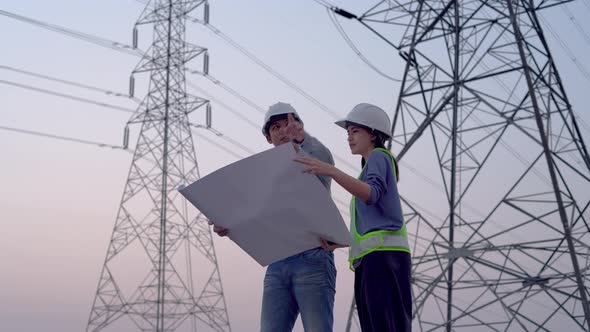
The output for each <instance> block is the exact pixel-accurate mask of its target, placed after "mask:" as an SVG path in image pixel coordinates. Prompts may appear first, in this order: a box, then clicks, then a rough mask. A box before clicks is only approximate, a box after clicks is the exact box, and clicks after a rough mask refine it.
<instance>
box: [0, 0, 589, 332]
mask: <svg viewBox="0 0 590 332" xmlns="http://www.w3.org/2000/svg"><path fill="white" fill-rule="evenodd" d="M333 3H334V4H336V5H338V6H339V7H342V8H346V9H348V10H350V11H351V12H357V13H358V12H361V11H362V9H366V8H367V7H368V4H365V3H360V2H355V1H350V0H348V1H345V0H342V1H333ZM568 8H569V9H570V10H571V12H572V13H573V15H574V18H575V21H572V20H571V19H570V18H569V17H568V15H567V13H566V12H564V11H562V10H559V9H558V8H555V9H551V10H549V11H548V12H547V13H546V14H545V16H544V17H545V18H546V19H547V20H548V21H549V22H551V29H552V30H553V31H554V33H555V36H559V39H556V38H555V36H554V35H553V34H551V33H550V34H548V42H549V44H550V46H551V50H552V52H553V56H554V58H555V59H556V63H557V67H558V69H559V70H560V74H561V76H562V80H563V82H564V86H565V88H566V91H567V93H568V96H569V98H570V102H571V103H572V106H573V109H574V111H575V112H576V114H577V115H578V116H579V117H580V118H581V119H582V122H581V129H582V133H583V134H584V135H585V136H584V138H585V139H586V141H588V139H590V127H588V125H587V123H590V113H589V112H588V109H587V105H588V98H587V91H590V81H589V80H588V79H586V78H585V77H584V75H583V74H582V73H581V72H580V70H579V69H578V68H577V67H576V66H575V62H574V61H577V62H578V63H581V64H583V65H584V66H586V67H589V68H590V57H589V56H588V55H589V54H590V40H589V39H588V36H587V35H586V36H584V35H583V34H581V33H580V31H578V30H577V29H576V27H575V24H580V25H581V28H582V29H583V30H584V31H589V32H590V23H589V22H588V21H587V20H585V19H584V18H585V17H588V15H590V6H589V5H588V1H587V0H578V1H577V2H574V3H572V4H570V5H568ZM142 9H143V5H142V4H141V3H139V2H137V1H131V0H117V1H116V0H103V1H84V2H82V1H73V0H69V1H68V0H56V1H51V2H47V1H39V0H36V1H33V0H23V1H18V2H17V1H9V0H2V1H0V10H4V11H7V12H11V13H16V14H20V15H23V16H26V17H29V18H34V19H37V20H41V21H45V22H50V23H53V24H58V25H60V26H63V27H68V28H71V29H75V30H77V31H82V32H85V33H88V34H91V35H95V36H100V37H103V38H106V39H109V40H114V41H119V42H121V43H127V44H131V36H132V27H133V24H134V22H135V20H136V19H137V18H138V16H139V14H140V13H141V11H142ZM211 23H212V24H213V25H214V26H215V27H217V28H218V29H220V30H221V31H222V32H223V33H225V34H226V35H228V36H230V37H231V38H232V39H233V40H235V41H237V42H238V43H239V44H240V45H242V46H243V47H245V48H246V49H248V50H249V51H250V52H251V53H253V54H255V55H256V56H257V57H258V58H260V59H262V60H263V61H264V62H265V63H266V64H267V65H269V66H270V67H272V68H274V69H275V70H277V71H278V72H280V73H281V74H283V75H284V76H285V77H287V78H288V79H289V80H290V81H292V82H294V83H295V84H297V85H298V86H300V87H302V88H303V90H305V91H306V92H307V93H308V94H309V95H311V96H313V97H314V98H316V99H317V100H319V101H320V102H321V103H322V104H324V105H326V107H327V108H328V109H329V110H330V111H331V112H333V113H334V114H336V116H341V117H344V115H345V114H346V113H347V112H348V110H350V109H351V108H352V107H353V106H354V105H355V104H357V103H360V102H370V103H374V104H376V105H381V106H382V107H383V108H384V109H385V110H386V111H387V112H388V114H389V115H390V116H392V115H393V109H394V107H395V101H396V97H397V92H398V89H399V83H397V82H393V81H391V80H388V79H386V78H384V77H383V76H380V75H379V74H377V73H376V72H375V71H373V70H372V69H371V68H369V67H368V66H366V65H365V64H364V63H363V62H362V61H361V60H360V59H359V57H358V56H357V55H356V54H354V52H353V51H352V50H351V49H350V48H349V47H348V46H347V44H346V43H345V42H344V40H343V39H342V38H341V36H340V35H339V34H338V32H337V30H336V29H335V27H334V26H333V25H332V23H331V21H330V19H329V18H328V16H327V14H326V11H325V9H324V7H322V6H320V5H319V4H318V3H316V2H314V1H311V0H309V1H295V0H286V1H270V0H266V1H262V0H256V1H247V2H246V1H227V0H225V1H224V0H221V1H212V2H211ZM341 23H342V25H343V27H344V28H345V30H346V31H347V32H348V33H350V36H351V38H352V39H353V40H354V41H355V42H356V43H357V46H359V48H360V49H362V50H363V53H364V54H365V55H366V56H367V57H368V58H369V59H370V60H371V61H372V63H374V64H375V65H376V66H377V67H378V68H380V69H381V70H382V71H383V72H385V73H388V74H389V75H392V76H397V77H399V76H400V74H401V72H402V71H403V60H402V59H401V58H400V57H399V56H398V55H397V53H396V52H393V51H392V50H391V49H389V48H388V47H387V46H385V45H384V44H383V43H382V42H381V41H379V40H378V39H377V38H375V36H374V35H372V34H371V33H369V32H368V31H366V29H363V28H362V27H360V26H359V25H358V24H354V22H350V21H345V20H341ZM0 31H2V33H1V34H0V38H1V39H0V40H2V44H3V47H2V52H1V55H0V66H3V67H2V68H1V69H0V73H1V74H0V75H1V76H0V80H2V81H3V82H4V81H11V82H18V83H21V84H27V85H31V86H35V87H37V88H42V89H50V90H54V91H59V92H61V93H68V94H72V95H75V96H78V97H80V98H88V99H92V100H97V101H101V102H104V103H109V104H112V105H118V106H120V107H124V108H129V109H134V107H135V105H134V103H133V102H131V101H129V100H128V99H126V98H117V97H112V96H107V95H105V94H103V93H98V92H89V91H87V90H83V89H78V88H73V87H70V86H66V85H60V84H57V83H55V82H50V81H46V80H42V79H39V78H34V77H31V76H27V75H23V74H19V73H16V72H14V71H11V70H8V69H6V66H9V67H12V68H18V69H22V70H27V71H31V72H36V73H41V74H45V75H50V76H54V77H59V78H62V79H67V80H71V81H75V82H80V83H85V84H88V85H92V86H97V87H102V88H104V89H106V90H111V91H114V92H120V93H126V92H127V91H128V82H129V75H130V73H131V71H132V70H133V68H134V67H135V65H136V63H137V61H138V58H137V57H134V56H131V55H127V54H123V53H120V52H116V51H113V50H110V49H105V48H102V47H99V46H96V45H92V44H90V43H88V42H85V41H82V40H78V39H75V38H71V37H67V36H64V35H62V34H58V33H55V32H52V31H47V30H44V29H41V28H39V27H36V26H33V25H29V24H26V23H22V22H19V21H16V20H14V19H10V18H8V17H6V16H0ZM187 37H188V39H189V41H190V42H192V43H194V44H198V45H201V46H204V47H207V48H208V50H209V55H210V73H211V75H212V76H214V77H215V78H217V79H219V80H220V81H222V82H224V83H225V84H226V85H228V86H230V87H231V88H232V89H234V90H236V91H238V92H239V93H240V94H241V95H243V96H246V97H247V98H248V99H249V100H251V101H252V102H253V103H255V104H256V105H258V106H259V107H261V108H263V109H264V108H266V107H268V105H270V104H273V103H275V102H277V101H285V102H290V103H292V104H293V105H294V106H295V107H296V109H297V110H298V111H299V112H300V114H301V116H302V118H303V119H304V122H305V128H306V130H307V131H309V132H310V133H311V134H312V135H314V136H316V137H318V138H319V139H320V140H322V141H323V142H324V143H325V144H326V145H327V146H328V147H329V148H330V149H331V150H332V151H333V153H334V154H335V155H337V156H338V157H339V158H340V159H339V160H338V161H337V165H339V166H340V167H342V168H343V169H344V170H345V171H346V172H348V173H349V174H351V175H356V173H357V172H358V171H359V168H358V167H355V168H354V169H352V168H351V167H348V166H347V165H345V163H343V161H345V162H346V163H348V164H352V165H358V164H359V160H358V158H356V157H354V156H351V155H350V154H349V152H348V149H347V146H346V144H345V139H346V136H345V132H344V131H343V130H341V129H340V128H339V127H337V126H335V125H332V123H333V121H334V120H335V119H334V118H335V116H334V115H331V114H328V113H327V112H324V111H321V110H320V109H319V107H317V105H314V104H313V103H311V102H310V101H309V100H308V99H306V98H304V97H303V96H301V95H300V94H298V93H297V92H296V91H294V89H292V88H290V87H288V86H286V85H285V84H284V83H282V82H281V81H279V80H277V79H276V78H275V77H273V76H272V75H270V74H268V73H267V72H265V71H264V70H262V69H261V68H260V67H259V66H257V65H256V64H254V63H253V62H252V61H250V60H249V59H248V58H246V57H245V56H243V55H242V54H241V53H240V52H238V51H236V50H235V49H234V48H232V47H231V46H229V45H228V44H227V43H226V42H224V41H223V40H222V39H221V38H219V36H218V35H216V34H214V33H212V32H211V31H210V30H208V29H207V28H204V27H203V26H201V25H199V24H196V23H190V24H189V25H188V33H187ZM139 38H140V46H145V45H147V44H148V43H149V42H150V41H151V33H150V31H149V30H148V29H147V28H146V27H142V28H140V30H139ZM561 43H565V45H567V47H568V48H569V50H570V51H569V52H571V53H570V54H568V51H566V50H564V47H563V44H561ZM572 55H573V59H572ZM194 66H195V67H196V68H197V69H198V68H199V66H200V64H199V63H198V62H196V63H195V65H194ZM189 80H191V82H193V84H194V85H195V86H197V87H198V88H199V89H200V90H198V91H201V90H203V91H205V92H206V93H207V94H209V95H210V96H212V97H213V98H211V99H212V100H213V99H214V100H218V101H222V102H223V104H224V105H228V106H229V107H230V108H232V109H235V110H238V112H239V113H241V114H243V115H244V116H245V117H247V118H248V119H250V120H251V121H252V122H253V123H254V124H259V125H261V122H262V119H263V115H262V114H261V113H260V112H259V111H257V110H255V109H254V108H253V107H250V106H248V105H246V104H245V103H244V102H242V101H240V100H238V99H237V98H235V97H234V96H232V95H231V94H228V92H227V91H225V90H223V89H221V88H220V87H219V86H217V85H215V84H213V83H212V82H211V81H209V80H207V79H204V78H202V77H199V76H197V75H189ZM146 82H147V80H146V77H145V76H144V77H140V78H138V80H137V83H136V85H137V89H136V96H139V95H141V94H142V93H144V92H145V90H146ZM0 83H1V82H0ZM198 91H197V90H193V91H192V92H193V93H195V94H197V93H199V92H198ZM0 97H1V100H2V107H0V114H1V117H0V126H2V127H3V128H6V127H10V128H19V129H26V130H32V131H39V132H45V133H50V134H54V135H61V136H67V137H74V138H78V139H84V140H89V141H95V142H101V143H105V144H110V145H115V146H118V145H121V144H122V140H123V129H124V127H125V123H126V121H127V120H128V118H129V116H130V114H128V113H125V112H118V111H115V110H112V109H110V108H105V107H101V106H95V105H89V104H87V103H80V102H78V101H74V100H68V99H64V98H60V97H57V96H53V95H47V94H43V93H39V92H35V91H31V90H27V89H22V88H19V87H15V86H11V85H7V84H5V83H1V84H0ZM207 98H210V97H207ZM192 120H193V121H194V122H195V123H201V124H202V123H204V117H203V116H202V115H199V114H195V115H192ZM213 127H214V128H215V129H216V130H218V131H219V132H221V133H223V134H224V135H226V136H227V137H230V138H231V139H234V140H237V141H239V142H241V143H242V144H243V145H245V146H247V147H248V149H249V151H254V152H260V151H263V150H264V149H267V148H269V147H270V146H269V145H268V144H267V142H266V140H265V139H264V138H263V137H262V135H261V134H260V131H259V128H255V127H254V126H251V125H248V124H247V123H246V122H244V121H243V120H241V119H239V118H238V117H236V116H235V115H234V114H233V113H231V112H230V111H229V110H228V109H227V108H225V107H224V106H223V105H222V104H221V103H219V102H214V103H213ZM138 130H139V128H138V127H133V126H132V127H131V137H132V139H131V142H132V144H133V143H134V140H133V139H134V138H136V137H137V136H136V135H137V131H138ZM201 134H202V135H203V136H204V137H206V138H208V139H209V140H213V141H214V142H216V143H217V144H220V145H222V146H223V147H225V148H226V149H230V150H232V151H233V152H234V153H237V154H238V155H240V156H241V157H245V156H247V155H248V154H249V153H248V151H243V150H240V149H239V148H236V147H234V146H232V145H231V144H230V143H228V141H226V140H223V139H222V138H220V137H217V136H215V135H214V134H212V133H211V132H208V131H202V133H201ZM195 144H196V150H197V157H198V160H199V167H200V171H201V175H206V174H209V173H211V172H213V171H215V170H216V169H219V168H220V167H223V166H225V165H227V164H229V163H232V162H234V161H236V160H237V157H236V156H234V155H233V154H232V153H228V152H227V151H225V150H223V149H220V148H219V147H218V146H216V145H213V144H210V143H209V142H208V141H207V140H203V139H201V140H199V139H198V138H197V139H196V141H195ZM0 152H1V154H0V155H1V165H2V166H1V172H0V183H1V185H0V229H1V230H2V231H1V234H2V241H0V261H1V262H2V268H1V271H2V273H0V330H3V331H40V330H46V331H63V332H69V331H80V330H83V329H84V328H85V326H86V323H87V320H88V314H89V312H90V309H91V306H92V300H93V297H94V294H95V291H96V285H97V282H98V277H99V274H100V270H101V267H102V263H103V260H104V256H105V253H106V249H107V245H108V242H109V239H110V235H111V232H112V228H113V224H114V221H115V217H116V213H117V209H118V206H119V203H120V199H121V194H122V191H123V187H124V184H125V181H126V177H127V173H128V170H129V165H130V162H131V154H130V153H129V152H127V151H123V150H120V149H112V148H109V147H102V148H101V147H97V146H92V145H85V144H80V143H74V142H65V141H60V140H56V139H49V138H42V137H38V136H33V135H27V134H22V133H17V132H14V131H9V130H6V129H2V130H0ZM414 157H415V158H416V159H413V160H414V161H415V162H414V163H413V164H412V165H413V166H414V167H417V168H419V169H420V170H422V172H423V173H427V174H430V172H432V171H433V170H432V165H427V164H425V160H426V159H421V157H419V156H414ZM402 165H403V164H402ZM410 179H413V178H410ZM410 184H411V185H410ZM432 190H433V188H432V184H429V183H427V181H425V180H424V179H419V178H416V179H415V180H410V181H407V182H402V183H401V184H400V191H401V192H406V193H408V195H409V197H411V198H414V199H420V198H421V194H424V193H425V192H429V191H432ZM333 195H334V196H335V197H337V198H338V199H340V200H341V201H343V202H347V201H348V197H349V196H347V195H346V194H345V193H344V192H343V191H342V189H340V188H338V187H337V186H333ZM423 198H424V199H425V201H421V202H423V204H427V205H432V209H434V210H435V211H436V210H437V208H441V207H440V205H441V204H438V203H436V202H432V201H430V196H429V195H425V196H424V197H423ZM339 207H340V208H341V209H342V210H346V206H341V205H339ZM442 208H444V204H443V205H442ZM215 247H216V250H217V255H218V261H219V267H220V270H221V273H222V280H223V287H224V291H225V294H226V301H227V304H228V311H229V315H230V321H231V324H232V326H233V327H234V330H235V331H254V330H256V329H257V327H258V323H259V322H258V318H259V308H260V302H261V295H262V278H263V275H264V269H263V268H262V267H260V266H259V265H258V264H257V263H255V262H254V261H253V260H252V259H251V258H250V257H248V256H247V255H246V254H245V253H243V252H242V251H241V250H240V249H239V248H238V247H237V246H236V245H234V244H233V243H231V241H230V240H228V239H225V238H217V237H216V238H215ZM336 262H337V269H338V280H337V295H336V306H335V317H336V319H335V330H336V331H342V330H344V326H345V324H346V317H347V314H348V309H349V306H350V302H351V299H352V282H353V275H352V273H351V272H350V271H348V269H347V264H346V254H345V253H343V252H337V253H336ZM296 331H302V327H301V325H300V322H297V325H296Z"/></svg>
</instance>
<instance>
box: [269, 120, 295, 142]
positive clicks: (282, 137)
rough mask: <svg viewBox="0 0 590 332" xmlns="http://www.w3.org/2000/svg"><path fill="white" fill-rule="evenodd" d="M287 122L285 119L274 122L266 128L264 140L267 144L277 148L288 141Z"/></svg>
mask: <svg viewBox="0 0 590 332" xmlns="http://www.w3.org/2000/svg"><path fill="white" fill-rule="evenodd" d="M288 124H289V121H288V120H287V117H286V116H285V117H284V118H281V119H277V120H274V121H273V122H271V124H270V126H269V127H268V135H267V136H266V140H267V141H268V143H270V144H272V145H274V146H279V145H282V144H285V143H288V142H289V141H290V139H289V136H287V132H286V129H287V125H288Z"/></svg>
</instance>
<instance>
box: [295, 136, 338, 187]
mask: <svg viewBox="0 0 590 332" xmlns="http://www.w3.org/2000/svg"><path fill="white" fill-rule="evenodd" d="M300 147H301V151H300V152H299V154H300V155H305V156H308V157H312V158H316V159H319V160H321V161H323V162H325V163H328V164H330V165H334V158H333V157H332V153H331V152H330V150H328V148H327V147H325V146H324V145H323V144H322V143H321V142H320V141H319V140H318V139H317V138H315V137H313V136H311V135H310V134H308V133H307V132H305V139H304V140H303V143H301V144H300ZM317 177H318V179H320V181H321V182H322V184H323V185H324V186H325V187H326V189H328V191H330V184H331V183H332V178H331V177H329V176H325V175H318V176H317Z"/></svg>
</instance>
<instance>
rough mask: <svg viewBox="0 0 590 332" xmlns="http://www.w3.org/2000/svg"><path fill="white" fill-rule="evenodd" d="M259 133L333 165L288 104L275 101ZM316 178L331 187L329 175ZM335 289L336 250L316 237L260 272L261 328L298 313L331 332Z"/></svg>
mask: <svg viewBox="0 0 590 332" xmlns="http://www.w3.org/2000/svg"><path fill="white" fill-rule="evenodd" d="M262 134H263V135H264V136H265V137H266V140H267V141H268V143H269V144H272V145H274V146H279V145H282V144H285V143H290V144H291V143H292V144H294V145H296V146H297V147H299V148H300V150H301V151H300V152H299V154H302V155H306V156H311V157H314V158H317V159H319V160H322V161H324V162H326V163H328V164H331V165H334V160H333V158H332V154H331V153H330V150H328V149H327V148H326V147H325V146H324V145H323V144H322V143H320V141H318V140H317V139H316V138H315V137H312V136H310V135H309V134H308V133H306V132H305V131H304V130H303V122H302V121H301V118H300V117H299V115H298V114H297V111H295V109H294V108H293V106H291V105H290V104H287V103H281V102H279V103H276V104H274V105H272V106H270V108H269V109H268V111H267V112H266V115H265V117H264V125H263V126H262ZM318 178H319V179H320V181H321V182H322V184H323V185H324V186H325V187H326V189H328V191H329V190H330V183H331V178H330V177H327V176H318ZM293 204H296V202H293ZM214 231H215V232H216V233H217V234H218V235H220V236H225V235H227V234H228V232H229V230H228V229H226V228H222V227H217V226H215V227H214ZM335 293H336V268H335V266H334V254H333V253H332V251H328V250H324V249H322V248H321V247H320V242H319V239H318V248H315V249H311V250H307V251H304V252H302V253H299V254H296V255H293V256H291V257H288V258H285V259H283V260H281V261H278V262H276V263H273V264H270V265H269V266H268V268H267V270H266V275H265V277H264V292H263V296H262V313H261V322H260V325H261V331H262V332H276V331H281V332H283V331H286V332H288V331H292V329H293V326H294V324H295V320H296V319H297V315H298V314H299V313H301V320H302V322H303V327H304V329H305V331H314V332H316V331H317V332H327V331H330V332H331V331H332V327H333V323H334V314H333V309H334V295H335Z"/></svg>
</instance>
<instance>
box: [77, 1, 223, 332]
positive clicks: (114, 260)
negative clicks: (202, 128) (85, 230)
mask: <svg viewBox="0 0 590 332" xmlns="http://www.w3.org/2000/svg"><path fill="white" fill-rule="evenodd" d="M196 10H199V11H202V12H203V15H204V20H205V21H206V22H207V21H208V15H209V7H208V3H207V1H202V0H201V1H197V0H182V1H180V0H156V1H152V2H151V3H150V5H148V6H146V9H145V10H144V12H143V13H142V14H141V16H140V18H139V19H138V21H137V23H136V27H137V26H139V25H143V24H153V31H154V34H153V36H154V41H153V43H152V45H151V47H150V49H149V50H148V52H147V53H146V56H144V57H143V58H142V60H141V61H140V63H139V64H138V65H137V67H136V69H135V70H134V71H133V74H138V73H149V77H150V82H149V90H148V94H147V97H146V98H145V99H144V100H143V102H142V103H141V105H140V106H139V109H138V110H137V112H136V113H135V114H134V115H133V116H132V118H131V119H130V121H129V123H136V124H140V126H141V131H140V133H139V138H138V140H137V145H136V147H135V152H134V156H133V160H132V163H131V168H130V170H129V175H128V179H127V183H126V185H125V189H124V192H123V197H122V200H121V205H120V208H119V212H118V215H117V219H116V221H115V227H114V230H113V233H112V236H111V241H110V243H109V246H108V250H107V254H106V259H105V261H104V265H103V268H102V272H101V275H100V279H99V282H98V288H97V291H96V296H95V299H94V304H93V306H92V310H91V312H90V318H89V320H88V325H87V329H86V330H87V331H100V330H105V331H109V330H114V331H133V330H136V331H157V332H163V331H196V330H199V331H207V330H209V331H230V330H231V329H230V324H229V318H228V314H227V307H226V303H225V298H224V294H223V289H222V285H221V277H220V273H219V268H218V265H217V258H216V254H215V250H214V246H213V240H212V235H211V231H210V227H209V225H208V223H207V220H206V218H205V217H204V216H203V215H202V214H198V213H197V212H193V211H194V209H192V208H190V209H189V208H188V207H187V205H186V201H185V200H184V199H183V198H182V197H181V196H180V195H179V194H178V192H177V191H176V188H177V187H178V186H179V185H182V184H188V183H191V182H193V181H195V180H197V179H198V177H199V172H198V165H197V158H196V154H195V149H194V145H193V138H192V136H191V129H190V123H189V119H188V116H189V114H190V113H192V112H194V111H198V112H201V111H202V112H205V111H206V112H207V114H208V115H210V114H209V113H210V106H209V103H208V101H207V100H205V99H202V98H198V97H195V96H192V95H189V94H187V92H186V87H185V85H186V79H185V69H186V64H187V63H188V62H189V61H191V60H193V59H195V58H197V57H200V58H202V61H203V66H204V72H205V73H206V72H207V68H208V57H207V52H206V49H204V48H202V47H198V46H195V45H191V44H189V43H187V42H186V41H185V35H186V27H185V21H186V18H187V15H188V14H189V13H191V12H194V11H196ZM136 32H137V30H136V29H134V46H136V45H137V33H136ZM132 77H133V76H132ZM133 82H134V80H133V79H132V84H131V85H132V86H133ZM131 90H133V87H132V88H131ZM131 95H133V93H131ZM209 119H210V117H208V125H210V123H209Z"/></svg>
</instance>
